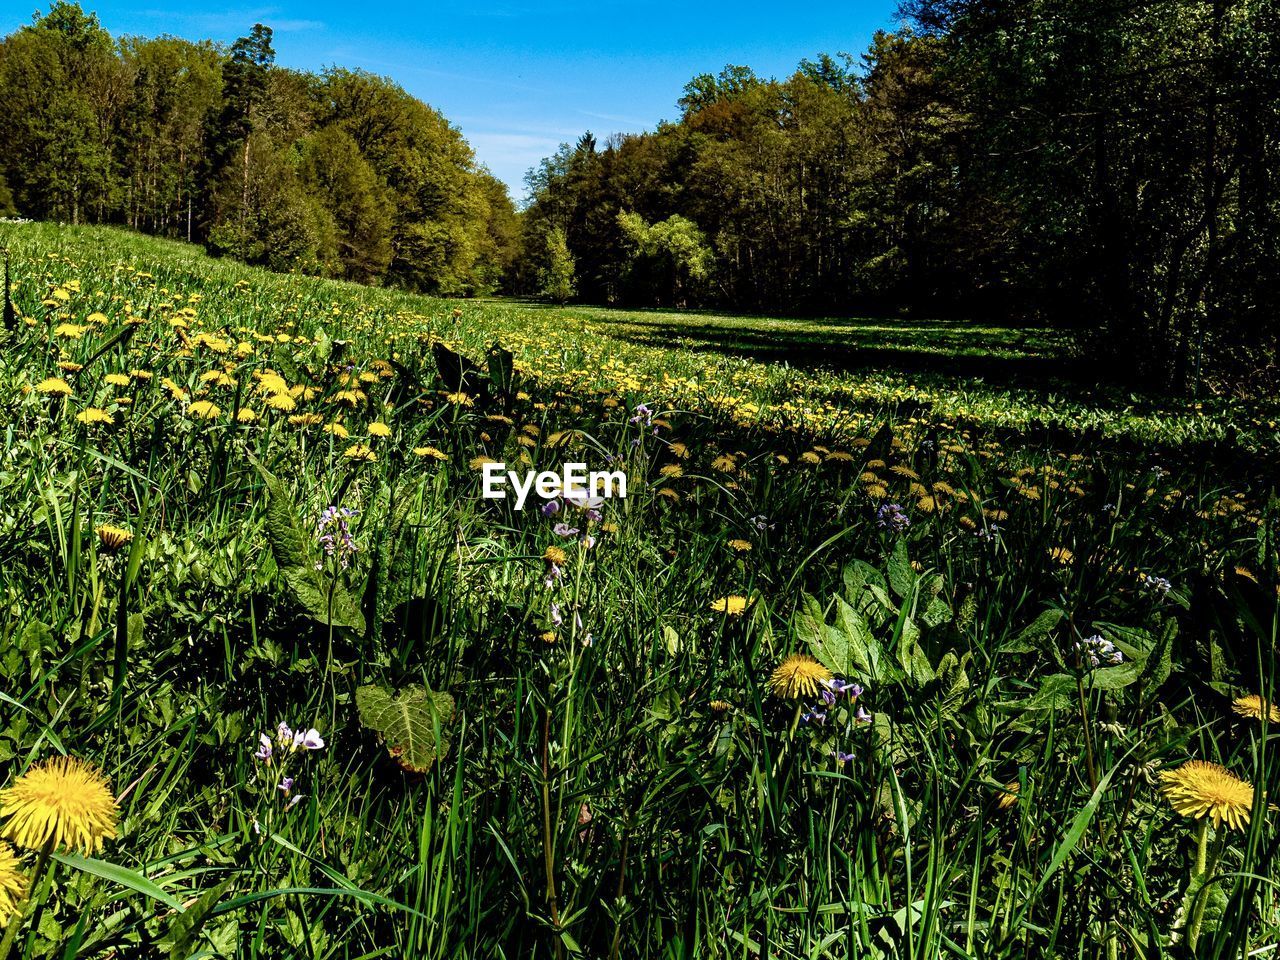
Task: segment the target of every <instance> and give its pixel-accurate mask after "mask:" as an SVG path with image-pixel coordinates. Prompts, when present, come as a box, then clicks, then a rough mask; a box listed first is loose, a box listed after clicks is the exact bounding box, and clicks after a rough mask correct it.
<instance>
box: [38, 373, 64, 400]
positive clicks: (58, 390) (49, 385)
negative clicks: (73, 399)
mask: <svg viewBox="0 0 1280 960" xmlns="http://www.w3.org/2000/svg"><path fill="white" fill-rule="evenodd" d="M36 393H48V394H56V395H57V396H60V397H66V396H70V394H71V384H69V383H67V381H65V380H63V379H62V378H61V377H49V378H48V379H47V380H41V381H40V382H39V383H37V384H36Z"/></svg>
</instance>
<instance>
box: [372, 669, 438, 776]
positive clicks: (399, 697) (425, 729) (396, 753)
mask: <svg viewBox="0 0 1280 960" xmlns="http://www.w3.org/2000/svg"><path fill="white" fill-rule="evenodd" d="M356 706H357V708H358V709H359V710H360V722H361V723H362V724H364V726H365V727H366V728H368V729H369V730H371V731H373V732H374V733H376V734H377V735H378V736H379V737H380V738H381V739H382V741H383V742H384V743H385V744H386V746H387V752H388V753H389V754H390V755H391V757H392V758H393V759H394V760H395V761H396V763H398V764H399V765H400V766H401V767H402V768H404V769H405V770H407V771H408V772H410V773H426V772H427V771H428V770H430V769H431V765H432V764H434V763H435V762H436V761H437V760H443V759H444V757H445V754H446V753H448V751H449V742H448V740H446V739H445V737H444V731H445V728H446V727H447V726H448V725H449V723H450V721H451V720H452V719H453V697H451V696H449V694H447V693H440V692H437V691H434V690H428V689H426V688H425V687H421V686H419V685H417V684H411V685H410V686H408V687H405V688H403V689H401V690H397V691H395V692H394V693H393V692H391V691H388V690H384V689H383V688H382V687H376V686H364V687H359V688H358V689H357V690H356Z"/></svg>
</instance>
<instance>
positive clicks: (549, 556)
mask: <svg viewBox="0 0 1280 960" xmlns="http://www.w3.org/2000/svg"><path fill="white" fill-rule="evenodd" d="M542 559H543V560H545V561H547V563H554V564H555V565H556V566H557V567H563V566H564V565H565V563H566V562H568V560H569V555H568V554H567V553H565V552H564V551H563V550H561V549H560V548H559V547H547V549H546V550H544V551H542Z"/></svg>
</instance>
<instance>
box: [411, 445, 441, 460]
mask: <svg viewBox="0 0 1280 960" xmlns="http://www.w3.org/2000/svg"><path fill="white" fill-rule="evenodd" d="M413 455H414V456H415V457H430V458H431V459H432V460H448V459H449V458H448V457H447V456H446V455H445V454H444V453H443V452H442V451H440V450H437V449H436V448H435V447H414V448H413Z"/></svg>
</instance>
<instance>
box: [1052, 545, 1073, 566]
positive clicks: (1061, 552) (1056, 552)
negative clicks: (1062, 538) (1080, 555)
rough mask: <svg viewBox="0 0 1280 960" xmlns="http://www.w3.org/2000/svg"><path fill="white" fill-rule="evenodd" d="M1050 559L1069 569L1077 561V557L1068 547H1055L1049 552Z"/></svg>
mask: <svg viewBox="0 0 1280 960" xmlns="http://www.w3.org/2000/svg"><path fill="white" fill-rule="evenodd" d="M1049 559H1050V560H1053V561H1055V562H1057V563H1060V564H1062V565H1063V566H1064V567H1069V566H1070V565H1071V564H1072V563H1073V562H1074V561H1075V559H1076V555H1075V554H1074V553H1072V552H1071V551H1070V550H1068V549H1067V548H1066V547H1054V548H1053V549H1051V550H1050V551H1049Z"/></svg>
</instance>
